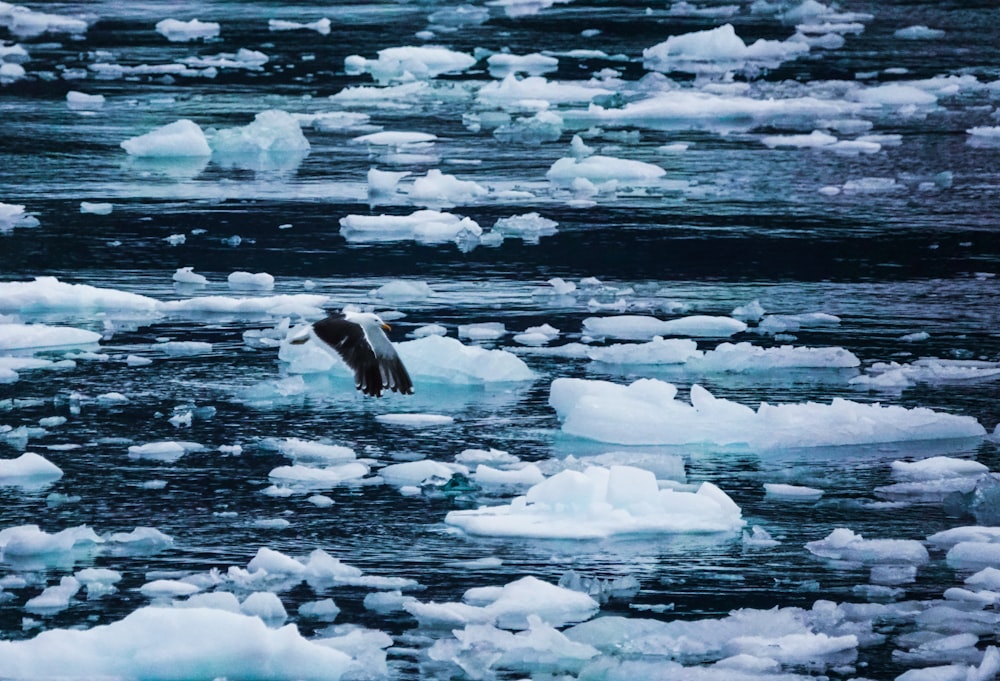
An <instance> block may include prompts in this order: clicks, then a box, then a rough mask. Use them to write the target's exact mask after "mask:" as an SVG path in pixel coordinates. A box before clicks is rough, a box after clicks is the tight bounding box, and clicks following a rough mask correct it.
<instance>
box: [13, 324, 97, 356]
mask: <svg viewBox="0 0 1000 681" xmlns="http://www.w3.org/2000/svg"><path fill="white" fill-rule="evenodd" d="M100 340H101V334H99V333H96V332H94V331H87V330H86V329H77V328H73V327H70V326H51V325H48V324H0V351H2V350H24V349H36V350H37V349H44V348H56V347H67V346H70V347H79V346H88V345H94V344H96V343H97V342H98V341H100Z"/></svg>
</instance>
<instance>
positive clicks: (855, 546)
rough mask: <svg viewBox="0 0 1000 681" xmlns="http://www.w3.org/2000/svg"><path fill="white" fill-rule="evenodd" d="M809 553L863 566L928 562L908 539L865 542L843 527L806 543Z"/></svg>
mask: <svg viewBox="0 0 1000 681" xmlns="http://www.w3.org/2000/svg"><path fill="white" fill-rule="evenodd" d="M806 549H808V550H809V552H810V553H812V554H814V555H816V556H820V557H821V558H832V559H834V560H843V561H850V562H857V563H866V564H908V565H923V564H925V563H927V562H928V561H929V560H930V555H929V554H928V553H927V549H926V548H924V545H923V544H922V543H920V542H919V541H916V540H909V539H865V538H863V537H862V536H861V535H859V534H856V533H854V532H852V531H851V530H849V529H847V528H843V527H842V528H837V529H835V530H834V531H833V532H831V533H830V534H829V535H828V536H827V537H826V538H825V539H821V540H816V541H811V542H808V543H807V544H806Z"/></svg>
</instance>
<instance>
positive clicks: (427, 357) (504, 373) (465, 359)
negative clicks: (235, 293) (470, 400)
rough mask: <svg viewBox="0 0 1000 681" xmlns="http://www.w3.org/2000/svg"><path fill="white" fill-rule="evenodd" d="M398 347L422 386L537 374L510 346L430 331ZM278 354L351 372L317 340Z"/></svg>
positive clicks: (312, 367)
mask: <svg viewBox="0 0 1000 681" xmlns="http://www.w3.org/2000/svg"><path fill="white" fill-rule="evenodd" d="M396 350H397V352H398V353H399V356H400V358H401V359H402V360H403V363H404V364H405V365H406V368H407V370H408V371H409V373H410V376H412V377H413V379H414V382H415V383H416V384H417V385H418V389H419V384H420V383H421V382H425V383H445V384H455V385H487V384H491V383H509V382H518V381H530V380H533V379H534V378H535V374H534V372H533V371H531V369H529V368H528V366H527V365H526V364H525V363H524V361H523V360H522V359H521V358H519V357H517V356H516V355H514V354H512V353H510V352H508V351H506V350H490V349H486V348H481V347H477V346H473V345H465V344H463V343H462V342H461V341H460V340H458V339H456V338H450V337H447V336H437V335H430V336H425V337H424V338H417V339H415V340H411V341H404V342H402V343H398V344H396ZM278 356H279V358H280V359H282V360H283V361H285V362H288V363H289V370H290V371H292V372H295V373H312V372H319V371H329V370H336V371H337V372H338V373H341V374H343V375H345V376H346V375H349V374H350V371H349V369H348V368H347V365H346V364H344V363H343V362H342V361H341V360H340V358H339V357H337V356H334V355H333V354H331V353H329V352H327V351H325V350H324V349H323V348H320V347H318V346H317V345H316V344H314V343H306V344H304V345H291V344H289V343H287V342H286V343H284V344H283V345H282V347H281V350H280V351H279V355H278Z"/></svg>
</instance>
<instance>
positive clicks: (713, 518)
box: [445, 466, 744, 539]
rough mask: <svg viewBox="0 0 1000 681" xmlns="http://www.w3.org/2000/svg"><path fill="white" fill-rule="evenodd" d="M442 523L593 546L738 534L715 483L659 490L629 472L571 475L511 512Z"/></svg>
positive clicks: (499, 509) (736, 513) (487, 510)
mask: <svg viewBox="0 0 1000 681" xmlns="http://www.w3.org/2000/svg"><path fill="white" fill-rule="evenodd" d="M445 522H446V523H448V524H451V525H456V526H458V527H460V528H462V529H463V530H465V531H466V532H468V533H470V534H482V535H495V536H508V537H547V538H566V539H594V538H600V537H608V536H612V535H615V534H647V533H664V532H666V533H711V532H735V531H737V530H738V529H739V528H741V527H742V526H743V525H744V521H743V520H742V518H741V517H740V508H739V506H737V505H736V504H735V503H733V501H732V499H730V498H729V497H728V496H727V495H726V493H725V492H723V491H722V490H720V489H719V488H718V487H716V486H715V485H713V484H712V483H709V482H705V483H702V484H701V486H700V487H699V488H698V491H697V492H681V491H674V490H671V489H663V490H661V489H660V488H659V487H658V486H657V483H656V477H655V476H654V475H653V474H652V473H651V472H649V471H646V470H643V469H640V468H634V467H631V466H611V467H610V468H603V467H600V466H591V467H588V468H587V469H586V470H585V471H584V472H582V473H581V472H579V471H574V470H566V471H562V472H561V473H557V474H555V475H553V476H552V477H551V478H548V479H547V480H545V481H544V482H541V483H539V484H537V485H534V486H533V487H532V488H531V489H529V490H528V492H527V494H525V495H524V496H521V497H517V498H516V499H514V500H513V501H512V502H511V503H510V504H504V505H500V506H491V507H480V508H479V509H476V510H459V511H450V512H449V513H448V515H447V516H445Z"/></svg>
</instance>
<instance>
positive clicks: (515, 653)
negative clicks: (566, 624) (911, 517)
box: [428, 0, 599, 678]
mask: <svg viewBox="0 0 1000 681" xmlns="http://www.w3.org/2000/svg"><path fill="white" fill-rule="evenodd" d="M501 1H505V0H501ZM551 1H552V0H546V2H551ZM459 605H460V604H459ZM527 625H528V626H527V630H526V631H522V632H519V633H516V634H515V633H512V632H509V631H505V630H503V629H497V628H496V627H494V626H493V625H490V624H467V625H466V626H465V628H464V629H462V630H455V631H454V632H453V633H454V635H455V638H454V639H439V640H437V641H435V642H434V645H432V646H431V647H430V650H429V651H428V655H429V656H430V658H431V659H432V660H439V661H442V662H449V663H453V664H455V665H457V666H458V667H459V668H461V669H462V670H463V671H465V672H466V674H467V675H468V676H469V677H470V678H483V675H489V676H492V675H493V674H494V673H495V672H494V670H495V669H504V670H512V671H516V672H520V673H522V674H533V675H538V674H540V673H543V672H549V671H551V672H559V673H563V672H575V671H578V670H579V669H580V668H581V667H582V666H583V664H584V663H585V662H586V661H588V660H590V659H592V658H594V657H597V656H598V654H599V653H598V651H597V649H596V648H594V647H593V646H590V645H586V644H581V643H574V642H573V641H570V640H569V639H567V638H566V636H565V635H563V634H562V633H561V632H560V631H558V630H557V629H555V628H553V627H551V626H549V625H548V624H546V623H545V622H543V621H542V620H541V618H539V617H538V616H537V615H528V616H527ZM546 675H547V674H546Z"/></svg>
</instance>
